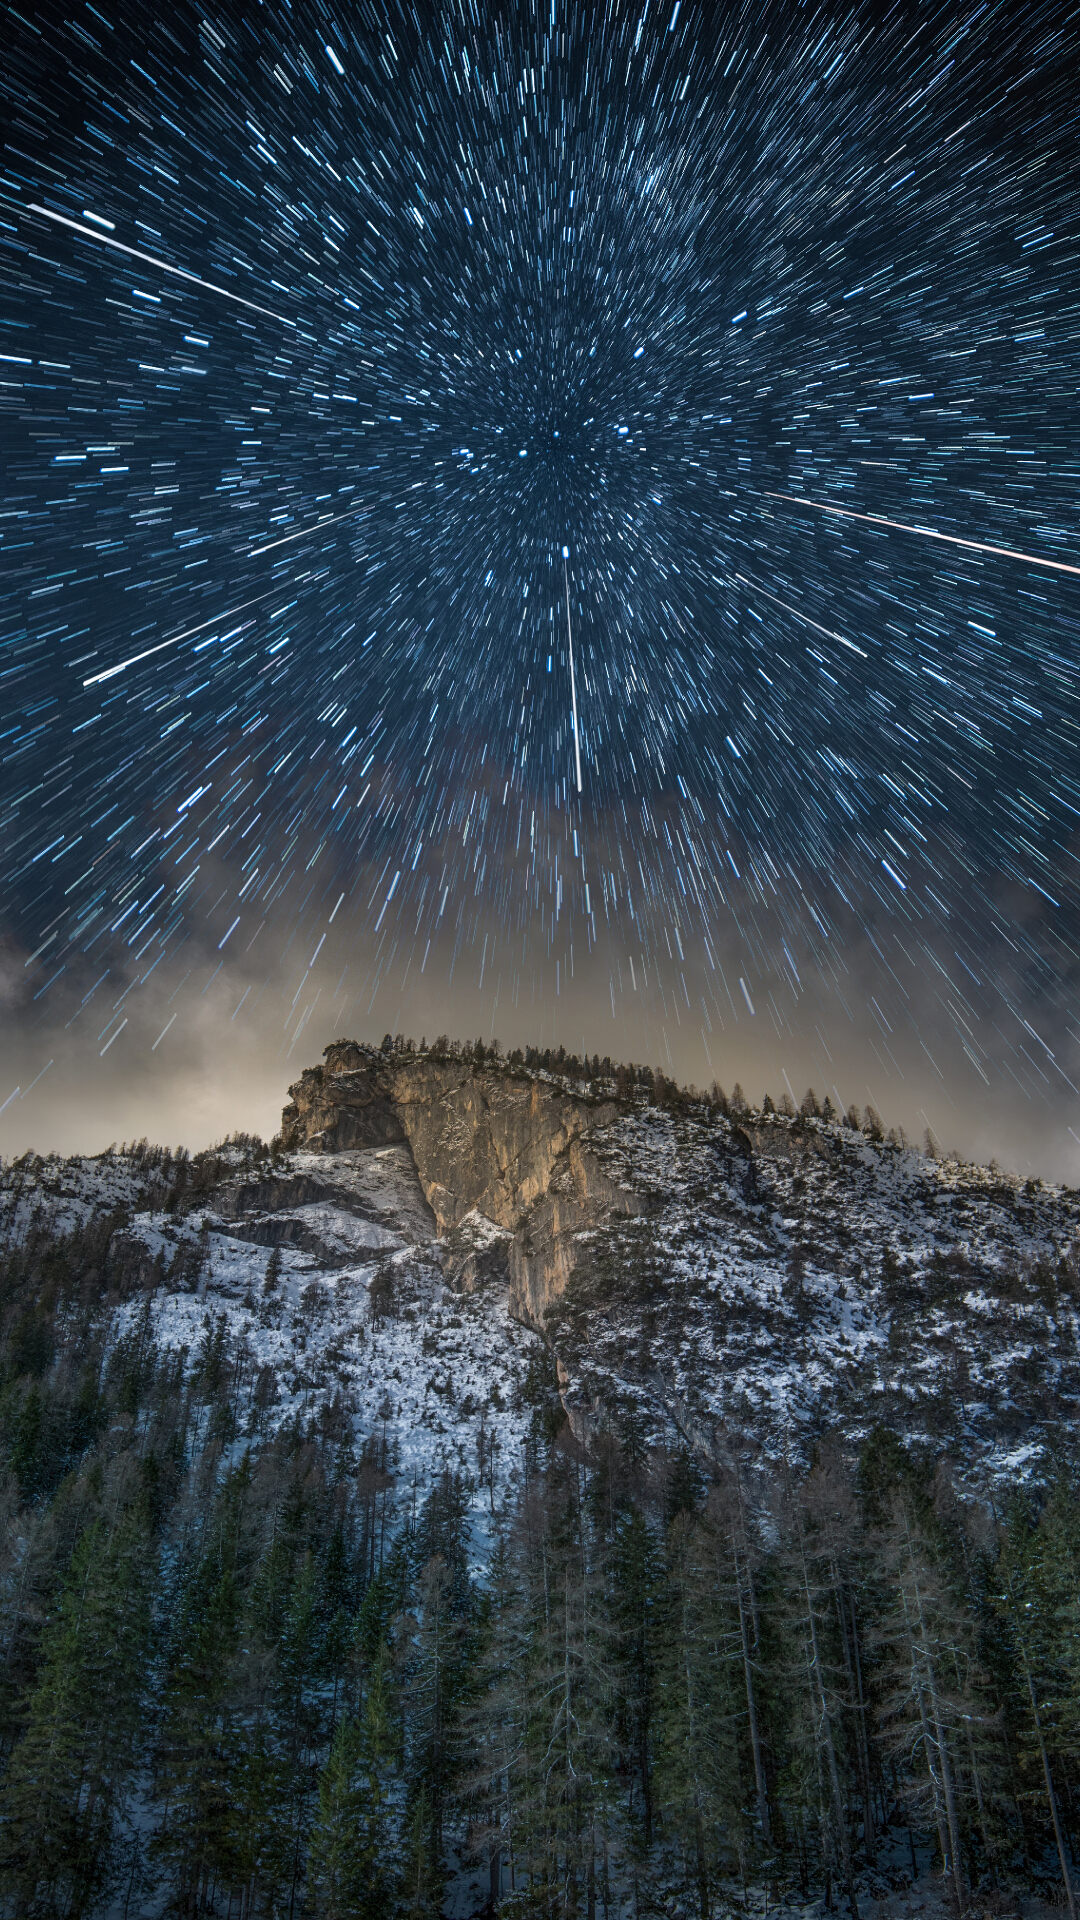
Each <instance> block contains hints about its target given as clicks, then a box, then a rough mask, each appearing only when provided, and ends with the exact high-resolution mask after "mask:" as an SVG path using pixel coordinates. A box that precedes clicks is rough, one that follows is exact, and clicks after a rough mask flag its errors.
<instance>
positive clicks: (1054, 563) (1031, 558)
mask: <svg viewBox="0 0 1080 1920" xmlns="http://www.w3.org/2000/svg"><path fill="white" fill-rule="evenodd" d="M765 498H766V499H767V500H790V501H791V502H792V504H793V505H794V506H796V507H816V508H817V511H818V512H819V513H835V514H837V515H838V516H839V518H840V519H842V520H867V521H869V522H870V524H871V525H872V526H875V527H892V528H893V530H894V531H895V532H896V533H921V534H923V535H924V537H925V538H926V539H927V540H947V541H948V543H949V545H950V546H952V547H970V548H971V550H972V552H974V553H999V554H1001V555H1002V556H1003V557H1004V558H1005V559H1006V560H1025V561H1027V563H1028V565H1029V566H1032V567H1052V568H1053V570H1054V572H1055V573H1072V574H1075V575H1076V576H1077V577H1078V578H1080V567H1070V566H1069V565H1068V564H1067V563H1066V562H1065V561H1064V560H1047V559H1045V558H1044V557H1043V555H1042V554H1040V553H1021V552H1020V550H1019V549H1018V548H1017V547H992V546H989V545H988V544H987V542H986V541H985V540H962V539H961V538H960V535H959V534H958V533H939V532H938V530H937V528H936V527H913V526H911V524H910V523H909V522H908V521H907V520H886V518H885V516H884V514H880V513H854V512H853V511H852V509H851V508H850V507H832V506H827V505H826V503H825V501H824V500H807V499H804V497H803V496H802V494H798V493H766V495H765Z"/></svg>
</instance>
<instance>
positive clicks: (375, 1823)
mask: <svg viewBox="0 0 1080 1920" xmlns="http://www.w3.org/2000/svg"><path fill="white" fill-rule="evenodd" d="M388 1692H389V1675H388V1668H387V1661H386V1657H385V1655H384V1654H381V1655H380V1656H379V1658H378V1660H377V1662H376V1665H375V1667H374V1668H373V1670H372V1673H371V1675H370V1677H369V1680H368V1686H367V1691H366V1695H365V1699H364V1707H363V1712H362V1714H361V1715H360V1717H359V1718H358V1719H345V1720H342V1722H341V1724H340V1725H339V1727H338V1729H337V1732H336V1733H335V1735H334V1742H333V1746H332V1748H331V1750H330V1758H329V1760H328V1761H327V1763H326V1766H325V1767H324V1768H323V1771H322V1774H321V1775H320V1778H319V1803H318V1813H317V1816H316V1819H315V1824H314V1828H313V1830H312V1835H311V1847H310V1854H309V1865H308V1882H307V1904H308V1910H309V1911H310V1912H311V1913H313V1914H317V1915H318V1917H319V1920H389V1917H390V1915H392V1913H393V1912H394V1903H395V1887H394V1878H395V1876H394V1874H393V1871H392V1864H391V1863H392V1859H393V1855H394V1851H395V1849H394V1847H393V1845H392V1823H391V1817H390V1807H389V1803H388V1791H387V1789H388V1779H387V1769H388V1760H389V1753H390V1747H391V1727H390V1711H389V1703H388Z"/></svg>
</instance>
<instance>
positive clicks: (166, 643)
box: [83, 587, 278, 687]
mask: <svg viewBox="0 0 1080 1920" xmlns="http://www.w3.org/2000/svg"><path fill="white" fill-rule="evenodd" d="M277 593H278V589H277V588H276V587H272V588H271V590H270V592H269V593H257V594H256V596H255V598H254V600H243V601H241V603H240V605H239V606H238V607H233V608H232V609H231V610H230V612H228V613H219V614H216V615H215V616H214V618H213V620H203V621H201V622H200V624H199V625H198V626H197V627H186V628H185V629H184V631H183V633H174V634H172V635H171V636H170V638H169V639H168V640H159V641H158V643H157V645H156V646H154V647H144V648H143V651H142V652H141V653H132V654H129V655H128V658H127V659H126V660H118V661H117V663H116V665H115V667H104V668H103V669H102V671H101V672H100V673H92V674H91V675H90V678H89V679H88V680H84V681H83V686H84V687H96V686H98V685H99V683H100V682H101V681H102V680H111V679H113V677H114V676H115V675H116V674H118V673H123V671H124V668H125V667H134V666H136V665H137V664H138V662H139V661H140V660H149V658H150V655H151V654H152V653H162V652H163V651H164V649H165V648H166V647H178V646H179V645H180V642H181V640H190V639H191V638H192V636H193V635H194V634H196V633H205V631H206V629H207V627H222V626H224V624H225V622H226V620H231V619H232V618H233V616H234V615H235V614H238V613H244V612H246V610H247V608H248V607H257V606H258V605H259V604H260V602H261V601H263V600H274V599H276V598H277Z"/></svg>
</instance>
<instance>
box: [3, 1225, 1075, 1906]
mask: <svg viewBox="0 0 1080 1920" xmlns="http://www.w3.org/2000/svg"><path fill="white" fill-rule="evenodd" d="M115 1227H116V1222H115V1218H114V1217H113V1216H106V1217H105V1218H103V1219H95V1220H92V1221H91V1222H90V1223H89V1224H88V1225H86V1226H85V1227H83V1228H81V1229H78V1230H75V1231H72V1232H68V1233H65V1234H60V1233H57V1232H55V1231H54V1230H53V1229H51V1228H48V1227H41V1228H39V1229H38V1230H37V1231H36V1232H31V1233H30V1234H28V1235H26V1236H24V1237H23V1239H22V1240H21V1242H20V1243H18V1244H13V1245H12V1246H10V1247H9V1250H8V1252H7V1254H6V1256H5V1262H4V1268H3V1273H2V1275H0V1305H2V1315H3V1344H2V1391H0V1446H2V1458H3V1482H2V1487H3V1491H2V1501H3V1532H2V1555H3V1559H2V1567H0V1609H2V1611H0V1631H2V1634H3V1650H4V1660H3V1668H2V1693H0V1716H2V1724H0V1740H2V1747H3V1760H4V1777H3V1785H2V1790H0V1890H2V1899H3V1911H4V1912H6V1913H7V1914H10V1915H18V1916H28V1917H29V1916H65V1917H69V1916H70V1920H76V1917H77V1916H78V1917H80V1920H81V1916H87V1917H89V1916H90V1915H94V1914H105V1913H109V1914H112V1913H116V1914H127V1915H132V1916H134V1915H138V1914H142V1913H144V1912H147V1913H162V1914H176V1915H185V1916H196V1915H200V1916H201V1915H209V1914H218V1915H228V1916H231V1917H232V1920H256V1917H257V1916H259V1917H261V1916H267V1917H269V1916H285V1915H288V1916H291V1917H292V1920H301V1916H305V1915H317V1916H322V1917H323V1920H345V1916H356V1917H357V1920H391V1916H398V1915H402V1916H404V1915H409V1916H415V1920H420V1916H435V1915H437V1914H439V1913H440V1912H444V1911H445V1912H453V1913H460V1914H469V1913H475V1914H481V1913H485V1914H492V1915H493V1914H495V1913H500V1914H521V1915H522V1916H525V1915H537V1916H540V1915H543V1916H552V1917H554V1916H570V1915H580V1916H581V1920H599V1916H603V1920H615V1916H617V1915H627V1916H629V1915H633V1916H635V1920H636V1916H638V1915H642V1916H644V1915H649V1914H654V1913H661V1912H664V1913H671V1914H681V1915H686V1916H691V1915H693V1916H697V1915H700V1916H701V1920H709V1916H712V1915H718V1914H721V1913H730V1912H748V1911H752V1912H754V1913H758V1912H762V1911H764V1912H768V1911H771V1910H772V1909H773V1908H774V1907H777V1906H780V1907H783V1906H785V1905H787V1906H789V1907H805V1906H806V1904H807V1903H808V1902H813V1903H816V1904H817V1907H818V1910H820V1908H821V1906H823V1907H824V1908H825V1909H833V1910H838V1911H841V1912H844V1913H845V1914H846V1913H848V1912H850V1914H851V1916H852V1920H859V1917H860V1914H861V1915H863V1920H865V1914H866V1912H867V1911H868V1910H871V1909H872V1907H873V1903H874V1900H875V1899H876V1898H878V1897H880V1896H881V1895H882V1894H884V1893H886V1892H887V1891H888V1890H889V1889H894V1888H896V1887H902V1886H905V1885H907V1883H908V1882H909V1881H913V1880H915V1879H918V1878H922V1879H924V1880H926V1881H927V1882H928V1883H932V1884H937V1885H939V1886H940V1885H941V1884H942V1882H943V1884H944V1888H945V1891H946V1894H947V1899H948V1906H949V1907H950V1908H951V1910H952V1911H953V1912H954V1913H955V1914H957V1915H965V1914H976V1913H977V1914H986V1913H1006V1912H1010V1911H1014V1910H1019V1909H1017V1906H1016V1903H1017V1901H1018V1900H1019V1899H1022V1898H1025V1897H1028V1896H1030V1895H1031V1894H1032V1893H1033V1892H1041V1893H1042V1894H1043V1896H1044V1897H1045V1898H1046V1899H1047V1900H1048V1901H1049V1902H1050V1903H1051V1904H1052V1905H1055V1906H1059V1907H1062V1908H1065V1907H1067V1908H1068V1911H1069V1912H1070V1914H1072V1915H1073V1916H1075V1912H1076V1908H1075V1895H1074V1892H1073V1887H1074V1883H1075V1873H1076V1868H1075V1850H1076V1848H1077V1843H1078V1839H1080V1631H1078V1629H1080V1478H1078V1472H1077V1462H1076V1459H1075V1456H1074V1455H1073V1454H1071V1453H1070V1450H1069V1447H1068V1444H1067V1443H1063V1444H1062V1446H1061V1448H1060V1450H1059V1451H1060V1457H1059V1458H1058V1459H1057V1460H1056V1461H1055V1462H1054V1463H1053V1468H1052V1471H1050V1472H1048V1473H1047V1474H1045V1475H1044V1476H1043V1477H1042V1480H1041V1481H1040V1482H1039V1483H1037V1484H1036V1483H1029V1484H1027V1485H1025V1486H1023V1487H1022V1488H1021V1489H1019V1490H1016V1491H1014V1492H1013V1493H1012V1494H1011V1495H1008V1494H1005V1495H1003V1494H1002V1492H1001V1489H1000V1488H999V1489H997V1490H996V1491H995V1490H994V1489H992V1488H991V1487H990V1486H989V1485H987V1486H985V1487H982V1488H980V1487H978V1486H973V1485H972V1484H971V1477H970V1475H969V1476H968V1477H967V1479H966V1480H962V1478H961V1476H959V1475H958V1472H957V1470H956V1464H955V1462H954V1461H953V1460H951V1459H950V1458H949V1456H948V1453H947V1452H942V1451H941V1450H935V1449H933V1448H932V1447H923V1448H921V1449H920V1448H913V1447H911V1446H908V1445H904V1444H901V1441H900V1440H899V1438H898V1437H897V1436H896V1435H895V1434H894V1433H893V1432H891V1431H890V1430H888V1429H887V1428H885V1427H882V1426H874V1427H872V1428H870V1430H869V1431H868V1432H867V1433H866V1435H865V1437H864V1439H863V1440H862V1442H861V1444H860V1445H858V1446H857V1447H854V1448H853V1447H850V1446H847V1445H841V1444H837V1443H833V1442H830V1441H829V1439H828V1437H827V1436H826V1437H823V1438H822V1440H821V1441H820V1442H819V1443H818V1444H817V1445H816V1447H815V1449H814V1450H813V1453H812V1456H811V1458H810V1460H809V1463H807V1462H806V1461H805V1460H804V1461H801V1462H800V1463H798V1464H796V1463H794V1462H791V1463H789V1462H785V1461H783V1460H779V1461H778V1460H776V1459H773V1460H772V1461H771V1462H767V1461H766V1460H765V1459H764V1458H763V1457H758V1458H756V1459H755V1458H753V1457H751V1456H749V1455H747V1456H746V1457H743V1458H741V1459H732V1460H731V1461H730V1462H729V1463H728V1464H727V1465H721V1464H717V1465H716V1466H715V1469H714V1470H713V1471H711V1472H708V1473H707V1472H706V1471H705V1470H704V1469H703V1467H702V1465H701V1462H700V1460H697V1459H695V1458H694V1457H692V1455H691V1453H690V1452H689V1451H687V1450H685V1449H683V1448H680V1447H679V1446H677V1445H663V1444H657V1443H656V1441H655V1439H649V1438H648V1437H647V1436H646V1435H645V1433H644V1432H643V1429H642V1427H641V1423H640V1421H639V1420H638V1419H637V1417H636V1415H635V1414H634V1411H633V1409H632V1408H629V1407H627V1408H623V1409H620V1408H618V1407H615V1408H612V1409H611V1410H610V1411H609V1414H608V1415H606V1416H605V1418H604V1419H603V1420H602V1421H601V1422H600V1423H599V1424H598V1426H597V1429H596V1431H595V1433H594V1434H593V1435H592V1437H591V1438H590V1440H589V1444H588V1445H587V1446H585V1445H583V1444H581V1443H580V1442H579V1441H578V1440H576V1439H575V1437H574V1433H573V1431H572V1429H571V1427H570V1426H569V1425H568V1423H567V1420H566V1417H565V1414H564V1411H563V1406H562V1403H561V1401H560V1397H559V1392H558V1381H557V1377H556V1371H555V1363H554V1361H553V1359H552V1356H551V1353H550V1351H549V1350H548V1349H547V1348H545V1346H544V1345H543V1343H541V1342H539V1341H537V1342H535V1343H534V1347H533V1350H532V1354H531V1358H530V1361H529V1365H528V1369H527V1371H526V1373H525V1375H524V1378H523V1384H522V1386H521V1391H520V1399H521V1410H522V1413H523V1416H524V1420H525V1426H524V1432H525V1435H526V1437H525V1443H524V1445H523V1447H522V1449H521V1459H520V1463H519V1467H518V1470H517V1471H516V1472H515V1475H514V1477H513V1482H512V1486H513V1492H512V1495H511V1494H510V1493H507V1494H506V1495H505V1497H502V1496H500V1498H499V1499H498V1500H496V1497H495V1491H494V1479H493V1478H492V1479H491V1482H490V1485H489V1486H488V1485H486V1484H485V1456H484V1432H485V1428H484V1420H483V1417H481V1418H480V1420H479V1422H478V1423H477V1424H476V1429H475V1430H476V1435H477V1447H476V1458H475V1469H474V1471H473V1472H472V1473H471V1474H470V1473H466V1472H460V1471H457V1472H450V1471H445V1472H443V1473H442V1475H441V1476H440V1477H438V1478H437V1479H435V1480H434V1481H433V1482H432V1483H431V1484H429V1485H427V1486H418V1485H417V1484H416V1482H415V1477H414V1478H413V1481H412V1483H411V1484H410V1480H409V1478H408V1476H407V1475H405V1474H403V1473H402V1472H401V1471H400V1463H399V1457H398V1455H399V1439H398V1436H396V1435H395V1431H394V1428H393V1425H392V1423H390V1422H388V1421H387V1420H386V1419H384V1420H383V1421H382V1422H376V1423H375V1425H374V1427H373V1429H372V1430H371V1431H370V1432H369V1433H367V1434H366V1435H363V1436H361V1437H359V1438H358V1437H357V1435H356V1433H355V1431H354V1428H353V1426H352V1424H351V1423H350V1421H349V1419H348V1418H347V1417H346V1414H345V1412H344V1409H343V1407H342V1405H341V1403H340V1401H337V1402H334V1401H331V1402H329V1403H327V1402H324V1403H323V1404H322V1405H321V1407H320V1410H319V1412H318V1415H317V1416H312V1417H311V1418H310V1419H308V1420H307V1421H305V1420H304V1419H302V1418H300V1417H295V1418H292V1419H291V1420H288V1421H286V1422H284V1423H283V1424H279V1425H278V1426H277V1427H276V1428H275V1429H273V1430H271V1429H270V1428H269V1427H268V1426H267V1423H266V1419H265V1409H266V1405H267V1400H268V1388H267V1382H266V1380H265V1379H264V1377H263V1375H262V1373H260V1372H259V1371H258V1370H255V1371H254V1372H253V1371H252V1368H251V1365H250V1357H249V1356H248V1355H246V1354H245V1351H244V1348H243V1343H242V1342H240V1341H235V1340H231V1339H230V1338H229V1337H227V1336H226V1332H225V1327H224V1322H223V1321H222V1320H215V1319H214V1318H213V1317H212V1316H211V1317H209V1318H208V1321H207V1327H206V1331H205V1334H204V1337H203V1339H202V1342H201V1344H200V1345H199V1347H198V1349H197V1351H195V1352H193V1353H190V1354H188V1353H181V1354H180V1355H179V1356H177V1355H176V1354H175V1353H173V1352H168V1351H165V1350H163V1349H162V1348H161V1347H160V1346H159V1345H158V1344H157V1342H156V1341H155V1338H154V1334H153V1328H152V1321H151V1317H150V1313H149V1307H148V1305H147V1304H146V1302H145V1301H144V1302H143V1305H142V1306H140V1304H139V1300H138V1298H137V1297H136V1298H135V1300H134V1306H133V1310H132V1312H131V1313H130V1314H129V1317H128V1320H127V1322H126V1325H127V1327H128V1331H127V1332H126V1333H125V1334H124V1335H123V1337H121V1338H118V1339H117V1338H114V1339H112V1340H111V1341H107V1340H106V1337H105V1330H106V1328H107V1327H108V1325H109V1324H110V1322H109V1309H110V1308H112V1307H114V1306H115V1304H116V1302H117V1300H118V1298H120V1297H122V1296H123V1294H124V1292H125V1289H126V1290H127V1292H128V1294H129V1295H130V1292H131V1281H130V1277H129V1276H127V1277H125V1272H124V1269H123V1267H122V1264H121V1265H118V1263H117V1256H116V1246H117V1239H116V1232H115ZM279 1267H280V1257H279V1255H278V1253H277V1252H274V1251H272V1252H271V1253H270V1255H269V1258H268V1259H267V1260H266V1277H265V1280H264V1283H263V1285H264V1292H265V1293H266V1294H270V1295H272V1293H273V1290H274V1287H275V1282H276V1270H277V1269H279ZM129 1304H130V1301H129Z"/></svg>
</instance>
